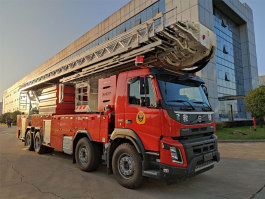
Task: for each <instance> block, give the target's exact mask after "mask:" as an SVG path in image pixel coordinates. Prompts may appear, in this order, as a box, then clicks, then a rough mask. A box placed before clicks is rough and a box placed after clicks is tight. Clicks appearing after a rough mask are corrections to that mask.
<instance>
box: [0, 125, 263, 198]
mask: <svg viewBox="0 0 265 199" xmlns="http://www.w3.org/2000/svg"><path fill="white" fill-rule="evenodd" d="M219 149H220V152H221V161H220V163H219V164H217V165H216V166H215V168H214V169H212V170H210V171H208V172H206V173H203V174H201V175H198V176H196V177H193V178H191V179H188V180H186V181H185V182H182V183H179V184H175V185H169V186H168V185H166V183H165V182H164V181H162V180H153V179H147V180H146V182H145V183H144V185H143V187H142V188H140V189H137V190H129V189H126V188H124V187H122V186H120V185H119V184H118V183H117V182H116V181H115V179H114V176H113V175H110V176H107V174H106V168H105V167H104V166H102V167H100V168H99V169H98V170H97V171H95V172H92V173H87V172H82V171H80V170H79V169H78V168H77V167H76V165H74V164H72V159H71V156H68V155H66V154H63V153H60V152H56V151H55V152H54V153H52V154H44V155H38V154H37V153H35V152H31V151H27V150H26V149H25V147H24V146H23V143H21V141H19V140H17V139H16V138H15V127H12V129H8V128H7V127H3V126H0V198H3V199H5V198H95V199H97V198H138V199H139V198H141V199H149V198H163V199H164V198H184V199H190V198H192V199H193V198H199V199H200V198H201V199H212V198H216V199H222V198H225V199H228V198H229V199H237V198H240V199H241V198H243V199H244V198H246V199H247V198H255V199H261V198H262V199H264V198H265V190H264V189H265V188H264V185H265V155H264V153H263V152H264V151H265V150H264V149H265V143H253V144H251V143H247V145H246V144H243V145H242V144H241V143H236V144H234V143H232V145H231V144H228V143H219Z"/></svg>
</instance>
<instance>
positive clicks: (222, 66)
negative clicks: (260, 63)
mask: <svg viewBox="0 0 265 199" xmlns="http://www.w3.org/2000/svg"><path fill="white" fill-rule="evenodd" d="M214 32H215V33H216V36H217V50H216V54H215V55H216V78H217V91H218V97H219V98H220V97H225V96H237V95H243V93H244V87H243V85H244V84H243V78H242V76H243V68H242V57H241V47H240V35H239V26H238V25H237V24H235V23H234V22H233V21H232V20H231V19H229V18H228V17H226V15H224V14H223V13H222V12H221V11H220V10H218V9H214ZM241 102H242V100H230V101H219V107H218V113H219V117H220V118H221V119H224V120H226V119H229V117H231V114H233V118H245V117H246V115H245V107H244V104H243V103H241Z"/></svg>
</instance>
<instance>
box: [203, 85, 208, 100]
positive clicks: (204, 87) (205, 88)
mask: <svg viewBox="0 0 265 199" xmlns="http://www.w3.org/2000/svg"><path fill="white" fill-rule="evenodd" d="M201 87H202V90H203V92H204V93H205V95H206V97H207V99H208V90H207V87H206V86H205V85H204V84H202V85H201Z"/></svg>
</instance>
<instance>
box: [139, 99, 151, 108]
mask: <svg viewBox="0 0 265 199" xmlns="http://www.w3.org/2000/svg"><path fill="white" fill-rule="evenodd" d="M141 106H147V107H148V106H150V98H149V97H141Z"/></svg>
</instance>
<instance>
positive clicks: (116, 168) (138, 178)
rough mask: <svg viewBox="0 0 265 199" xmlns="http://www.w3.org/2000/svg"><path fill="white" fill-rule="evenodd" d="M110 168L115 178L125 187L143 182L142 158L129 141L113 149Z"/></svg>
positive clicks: (133, 186) (132, 186) (139, 184)
mask: <svg viewBox="0 0 265 199" xmlns="http://www.w3.org/2000/svg"><path fill="white" fill-rule="evenodd" d="M112 170H113V174H114V177H115V178H116V180H117V181H118V182H119V183H120V184H121V185H122V186H124V187H126V188H129V189H135V188H138V187H140V186H141V185H142V183H143V176H142V159H141V157H140V155H139V154H138V152H137V151H136V149H135V147H134V146H133V145H131V144H129V143H124V144H121V145H120V146H118V147H117V149H116V150H115V151H114V154H113V157H112Z"/></svg>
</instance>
